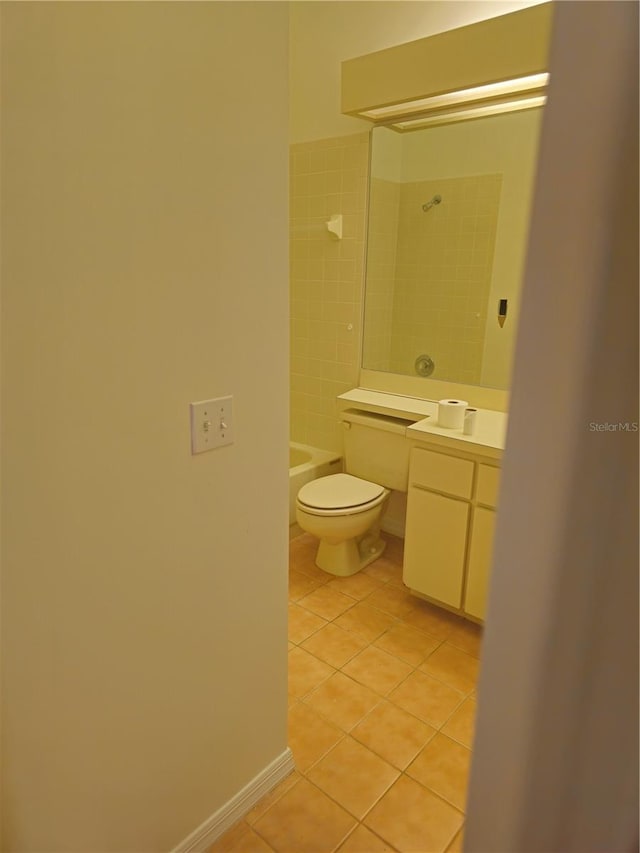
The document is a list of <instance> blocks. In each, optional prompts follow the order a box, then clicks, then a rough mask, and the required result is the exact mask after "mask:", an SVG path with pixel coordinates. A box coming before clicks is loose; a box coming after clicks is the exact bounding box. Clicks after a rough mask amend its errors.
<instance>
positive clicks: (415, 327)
mask: <svg viewBox="0 0 640 853" xmlns="http://www.w3.org/2000/svg"><path fill="white" fill-rule="evenodd" d="M541 117H542V108H536V109H530V110H526V111H523V112H514V113H507V114H503V115H496V116H491V117H489V118H482V119H477V120H474V121H466V122H461V123H457V124H449V125H443V126H439V127H430V128H428V129H421V130H414V131H410V132H405V133H398V132H397V131H395V130H392V129H390V128H387V127H375V128H373V130H372V140H371V177H370V181H371V184H370V195H369V220H368V236H367V266H366V289H365V308H364V331H363V351H362V366H363V368H365V369H367V370H379V371H385V372H390V373H400V374H405V375H410V376H430V377H431V378H432V379H439V380H447V381H450V382H460V383H465V384H470V385H484V386H489V387H493V388H503V389H504V388H507V386H508V382H509V374H510V368H511V358H512V350H513V343H514V339H515V331H516V325H517V317H518V307H519V291H520V281H521V276H522V270H523V267H524V261H525V253H526V242H527V235H528V226H529V214H530V206H531V194H532V189H533V181H534V173H535V165H536V159H537V148H538V138H539V132H540V124H541ZM505 300H506V302H505ZM505 310H506V316H504V314H505ZM501 315H502V316H501Z"/></svg>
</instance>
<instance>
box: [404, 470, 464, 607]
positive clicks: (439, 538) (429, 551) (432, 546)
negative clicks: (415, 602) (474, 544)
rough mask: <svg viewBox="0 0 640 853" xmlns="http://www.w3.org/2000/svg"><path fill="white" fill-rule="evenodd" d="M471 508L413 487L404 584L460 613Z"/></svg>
mask: <svg viewBox="0 0 640 853" xmlns="http://www.w3.org/2000/svg"><path fill="white" fill-rule="evenodd" d="M468 520H469V504H467V503H464V502H463V501H457V500H455V499H454V498H447V497H445V496H444V495H437V494H435V493H434V492H427V491H424V490H423V489H418V488H415V487H413V486H412V487H411V488H410V489H409V497H408V500H407V527H406V533H405V540H404V568H403V580H404V582H405V584H406V585H407V586H408V587H409V589H413V590H415V591H416V592H421V593H422V594H423V595H428V596H429V598H433V599H435V600H436V601H442V602H443V603H444V604H448V605H449V606H450V607H455V608H457V609H459V608H460V607H461V604H462V577H463V574H464V557H465V548H466V543H467V524H468Z"/></svg>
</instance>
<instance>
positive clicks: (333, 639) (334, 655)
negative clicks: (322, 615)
mask: <svg viewBox="0 0 640 853" xmlns="http://www.w3.org/2000/svg"><path fill="white" fill-rule="evenodd" d="M365 645H366V640H364V639H363V638H362V637H359V636H358V635H357V634H354V633H353V631H345V630H344V628H339V627H338V626H337V625H334V623H333V622H330V623H329V624H328V625H326V626H325V627H324V628H321V629H320V630H319V631H317V632H316V633H315V634H314V635H313V636H312V637H310V638H309V639H308V640H306V641H305V642H304V643H303V644H302V648H303V649H306V650H307V651H308V652H311V654H313V655H315V656H316V657H317V658H320V660H323V661H325V662H326V663H328V664H331V666H335V667H336V669H339V668H340V667H341V666H342V665H343V664H345V663H346V662H347V661H348V660H350V659H351V658H352V657H353V656H354V655H356V654H357V653H358V652H359V651H360V650H361V649H362V648H363V646H365Z"/></svg>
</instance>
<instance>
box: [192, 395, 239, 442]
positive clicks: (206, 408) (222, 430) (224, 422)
mask: <svg viewBox="0 0 640 853" xmlns="http://www.w3.org/2000/svg"><path fill="white" fill-rule="evenodd" d="M189 409H190V412H191V453H192V454H193V453H204V452H205V451H206V450H214V449H215V448H216V447H222V446H223V445H225V444H233V441H234V432H233V397H215V398H214V399H212V400H200V401H199V402H198V403H191V404H190V405H189Z"/></svg>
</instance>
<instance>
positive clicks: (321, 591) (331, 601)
mask: <svg viewBox="0 0 640 853" xmlns="http://www.w3.org/2000/svg"><path fill="white" fill-rule="evenodd" d="M298 603H299V604H300V605H301V606H302V607H305V608H306V609H307V610H311V612H312V613H316V614H317V615H318V616H322V618H323V619H329V620H331V619H335V618H336V617H337V616H340V614H341V613H344V611H345V610H348V609H349V608H350V607H353V598H351V597H350V596H348V595H343V594H342V593H341V592H336V591H335V590H333V589H329V587H328V586H326V585H325V586H321V587H318V589H316V590H314V591H313V592H311V593H309V595H305V596H304V598H301V599H300V601H299V602H298Z"/></svg>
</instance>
